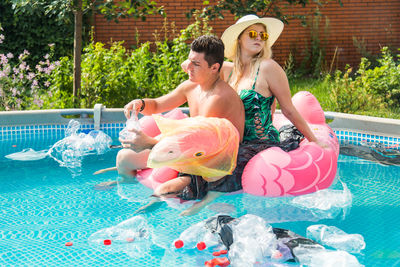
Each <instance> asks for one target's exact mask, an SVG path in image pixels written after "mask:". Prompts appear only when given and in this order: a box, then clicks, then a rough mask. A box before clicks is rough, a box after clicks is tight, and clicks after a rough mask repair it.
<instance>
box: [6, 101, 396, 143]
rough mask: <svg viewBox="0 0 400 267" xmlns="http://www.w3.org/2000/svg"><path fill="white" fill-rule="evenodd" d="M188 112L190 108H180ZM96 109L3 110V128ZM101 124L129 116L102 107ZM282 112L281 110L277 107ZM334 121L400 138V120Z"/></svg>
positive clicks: (89, 115) (90, 120)
mask: <svg viewBox="0 0 400 267" xmlns="http://www.w3.org/2000/svg"><path fill="white" fill-rule="evenodd" d="M181 109H182V110H183V111H184V112H185V113H188V111H189V110H188V108H181ZM94 112H95V109H52V110H28V111H2V112H0V127H10V126H26V125H52V124H61V125H67V124H68V122H69V121H70V120H71V119H72V118H73V119H74V120H77V121H79V122H80V123H81V124H94V116H93V114H94ZM100 112H101V115H100V124H107V123H124V122H125V120H126V118H125V116H124V114H123V109H122V108H105V107H104V106H103V107H101V109H100ZM277 113H280V110H277ZM325 117H326V118H327V119H328V120H331V121H330V122H329V123H328V124H329V126H330V127H331V128H332V129H333V130H335V131H336V130H355V131H357V132H361V133H372V134H377V135H382V136H392V137H400V120H396V119H388V118H379V117H371V116H362V115H354V114H346V113H338V112H330V111H327V112H325Z"/></svg>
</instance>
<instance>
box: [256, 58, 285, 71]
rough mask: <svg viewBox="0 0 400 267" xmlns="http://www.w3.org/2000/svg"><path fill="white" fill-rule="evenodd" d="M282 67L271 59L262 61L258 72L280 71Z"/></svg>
mask: <svg viewBox="0 0 400 267" xmlns="http://www.w3.org/2000/svg"><path fill="white" fill-rule="evenodd" d="M281 68H282V67H281V66H280V65H279V64H278V63H277V62H276V61H275V60H273V59H272V58H268V59H263V60H261V62H260V70H273V69H281Z"/></svg>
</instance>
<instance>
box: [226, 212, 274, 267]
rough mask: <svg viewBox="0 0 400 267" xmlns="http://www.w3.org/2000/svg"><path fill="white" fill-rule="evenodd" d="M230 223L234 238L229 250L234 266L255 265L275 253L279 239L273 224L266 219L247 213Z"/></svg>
mask: <svg viewBox="0 0 400 267" xmlns="http://www.w3.org/2000/svg"><path fill="white" fill-rule="evenodd" d="M230 224H231V226H232V233H233V240H234V242H233V243H232V245H231V247H230V250H229V259H230V260H231V264H232V266H254V264H256V262H265V261H267V260H268V259H270V258H271V257H272V255H275V253H276V250H277V240H276V237H275V234H274V233H273V230H272V226H271V225H269V224H268V223H266V221H265V220H264V219H262V218H260V217H258V216H256V215H252V214H247V215H244V216H242V217H240V218H238V219H235V220H234V221H232V222H231V223H230Z"/></svg>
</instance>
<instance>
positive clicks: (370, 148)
mask: <svg viewBox="0 0 400 267" xmlns="http://www.w3.org/2000/svg"><path fill="white" fill-rule="evenodd" d="M340 154H342V155H346V156H354V157H358V158H362V159H365V160H369V161H372V162H377V163H380V164H384V165H399V166H400V151H399V150H396V149H391V148H387V147H385V146H383V145H382V144H378V143H365V144H362V145H354V144H350V143H341V144H340Z"/></svg>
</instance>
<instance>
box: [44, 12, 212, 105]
mask: <svg viewBox="0 0 400 267" xmlns="http://www.w3.org/2000/svg"><path fill="white" fill-rule="evenodd" d="M210 32H211V28H210V27H209V26H208V23H207V20H206V19H203V20H201V21H200V20H199V19H196V21H195V23H193V24H191V25H189V26H188V27H187V28H186V29H185V30H182V31H181V33H180V35H179V36H177V37H175V38H173V39H172V40H167V39H166V38H165V39H164V40H163V41H156V42H155V43H150V42H146V43H143V44H141V45H140V47H138V48H136V49H134V50H131V51H130V50H127V49H126V48H125V47H124V46H123V42H114V43H112V44H110V45H111V46H110V47H109V48H107V47H106V46H105V45H104V44H103V43H99V42H97V43H95V42H91V43H90V44H89V45H87V46H86V47H85V48H84V50H83V54H82V64H81V67H82V81H81V86H82V87H81V92H80V106H81V107H87V108H91V107H93V105H94V104H95V103H103V104H104V105H106V106H107V107H122V106H124V105H125V104H126V103H128V102H129V101H130V100H132V99H135V98H145V97H149V98H153V97H158V96H161V95H164V94H166V93H168V92H170V91H171V90H173V89H175V88H176V87H177V86H178V85H179V84H180V83H182V82H183V81H184V80H185V79H187V74H186V73H185V72H183V71H182V69H181V66H180V65H181V63H182V62H183V61H184V60H185V59H187V56H188V54H189V50H190V48H189V44H188V42H189V40H191V39H194V38H197V37H198V36H200V35H203V34H209V33H210ZM72 69H73V64H72V59H69V58H63V59H62V60H61V61H60V65H59V67H58V68H57V69H55V70H54V72H53V73H52V76H51V79H52V85H53V86H52V87H51V88H50V89H51V91H52V94H51V96H48V95H45V96H43V97H44V99H45V101H44V102H45V103H44V104H45V107H48V108H65V107H72V106H73V105H72V100H71V99H72V98H71V97H67V98H66V102H65V103H62V102H61V101H60V100H61V99H64V97H65V96H68V95H69V96H70V95H71V94H72V82H73V81H72V74H73V72H72ZM57 98H58V99H57Z"/></svg>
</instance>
